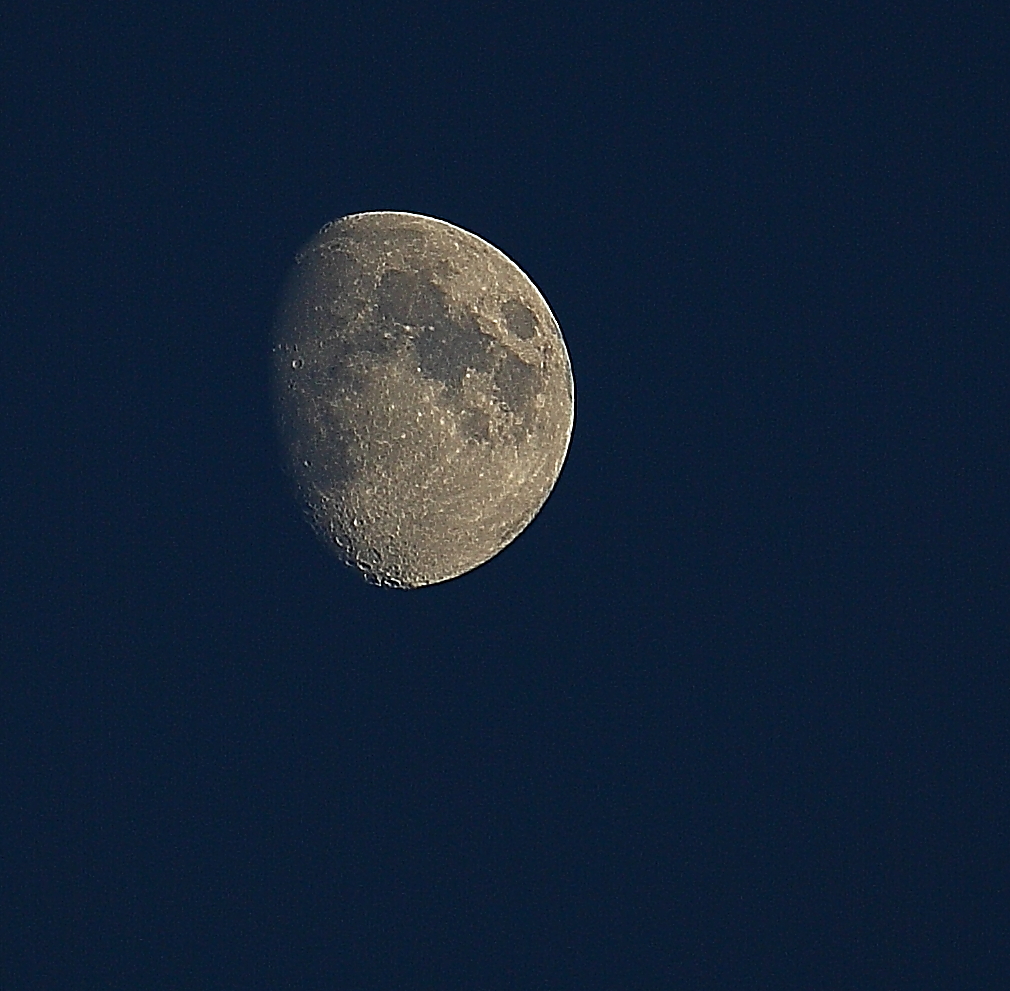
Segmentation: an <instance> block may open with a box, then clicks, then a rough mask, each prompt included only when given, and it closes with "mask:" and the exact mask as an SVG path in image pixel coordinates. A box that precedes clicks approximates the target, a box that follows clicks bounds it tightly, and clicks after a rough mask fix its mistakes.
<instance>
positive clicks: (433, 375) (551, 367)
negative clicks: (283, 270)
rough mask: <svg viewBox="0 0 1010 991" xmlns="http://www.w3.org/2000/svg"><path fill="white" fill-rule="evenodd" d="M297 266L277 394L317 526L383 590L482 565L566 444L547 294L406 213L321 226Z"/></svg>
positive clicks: (284, 321)
mask: <svg viewBox="0 0 1010 991" xmlns="http://www.w3.org/2000/svg"><path fill="white" fill-rule="evenodd" d="M295 261H296V264H295V265H294V267H293V269H292V272H291V275H290V277H289V279H288V282H287V285H286V287H285V290H284V294H283V298H282V302H281V306H280V311H279V314H278V318H277V325H276V339H275V349H274V360H275V365H274V368H275V385H276V399H277V411H278V418H279V424H280V431H281V438H282V443H283V446H284V450H285V452H286V454H287V456H288V459H289V464H290V469H291V473H292V475H293V477H294V479H295V482H296V483H297V488H298V491H299V493H300V496H301V498H302V500H303V502H304V504H305V508H306V511H307V513H308V516H309V519H310V521H311V523H312V525H313V526H314V528H315V529H316V531H317V532H318V533H319V534H320V535H321V536H322V537H323V538H324V539H325V540H326V541H327V543H329V545H330V546H331V547H332V548H333V549H334V550H335V551H336V552H337V553H338V554H339V555H340V557H341V558H342V559H343V560H344V561H345V562H346V563H347V564H350V565H352V566H354V567H357V568H359V569H360V570H361V571H362V572H363V574H364V576H365V578H366V579H368V580H369V581H371V582H373V583H375V584H378V585H388V586H394V587H399V588H416V587H419V586H423V585H431V584H434V583H436V582H442V581H446V580H447V579H450V578H455V577H456V576H458V575H462V574H464V573H465V572H467V571H470V570H471V569H473V568H476V567H477V566H478V565H480V564H483V563H484V562H485V561H487V560H488V559H489V558H491V557H493V556H494V555H495V554H497V553H498V552H499V551H500V550H501V549H502V548H503V547H505V546H506V545H507V544H509V543H510V542H511V541H512V540H514V539H515V538H516V536H518V534H519V533H521V532H522V531H523V530H524V529H525V527H526V526H527V525H528V524H529V522H530V521H531V520H532V519H533V517H534V516H536V514H537V512H538V511H539V510H540V507H541V506H542V505H543V504H544V502H545V500H546V499H547V497H548V495H549V494H550V492H551V489H552V488H553V487H554V483H555V482H556V481H557V478H558V475H559V473H560V471H561V466H562V464H563V462H564V460H565V455H566V453H567V451H568V443H569V440H570V438H571V433H572V425H573V422H574V413H575V387H574V382H573V379H572V370H571V365H570V363H569V360H568V352H567V350H566V348H565V343H564V340H563V339H562V336H561V330H560V328H559V327H558V324H557V321H556V320H555V319H554V316H553V314H552V313H551V311H550V308H549V307H548V305H547V303H546V301H545V300H544V298H543V296H541V294H540V293H539V292H538V291H537V289H536V287H535V286H534V285H533V283H532V282H531V281H530V280H529V278H527V276H526V275H525V274H524V273H523V272H522V271H521V270H520V269H519V267H518V266H517V265H516V264H515V263H514V262H513V261H511V260H510V259H509V258H507V257H506V256H505V255H504V254H502V253H501V252H500V251H499V250H498V249H497V248H494V247H492V246H491V245H490V244H488V243H487V242H486V241H483V240H481V239H480V238H479V237H477V236H476V235H474V234H470V233H468V232H467V231H464V230H461V229H460V228H458V227H454V226H453V225H452V224H448V223H445V222H444V221H441V220H434V219H432V218H431V217H424V216H419V215H416V214H409V213H392V212H380V213H360V214H355V215H353V216H349V217H344V218H343V219H341V220H338V221H336V222H335V223H332V224H327V225H326V226H325V227H324V228H323V229H322V230H321V231H320V232H319V233H318V234H317V235H316V236H315V237H314V238H313V239H312V240H311V241H309V243H308V244H307V245H306V246H305V248H304V249H303V250H302V251H301V252H300V253H299V254H298V256H297V258H296V260H295Z"/></svg>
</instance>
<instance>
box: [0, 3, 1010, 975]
mask: <svg viewBox="0 0 1010 991" xmlns="http://www.w3.org/2000/svg"><path fill="white" fill-rule="evenodd" d="M23 6H24V7H25V9H24V10H22V11H15V12H13V13H11V12H6V13H5V14H4V15H3V18H4V25H3V27H2V30H0V34H2V41H0V50H2V53H3V77H2V79H0V94H2V95H0V100H2V109H3V113H2V118H0V127H2V129H3V143H2V150H0V155H2V161H3V186H2V190H0V196H2V200H0V206H2V211H3V214H2V223H0V228H2V230H0V237H2V239H3V243H2V251H0V255H2V257H0V306H2V326H3V335H4V341H5V344H4V354H5V361H4V363H3V364H4V367H3V379H4V381H3V383H2V396H0V412H2V421H0V422H2V424H3V430H4V435H5V440H4V443H3V456H4V463H3V466H2V471H0V497H2V508H3V520H4V523H3V526H2V529H0V533H2V544H0V554H2V557H0V566H2V569H3V570H2V574H0V608H2V610H3V612H2V614H0V622H2V638H0V650H2V655H3V657H4V662H3V668H4V674H3V678H2V687H0V706H2V708H3V712H2V722H0V725H2V727H3V730H2V732H3V738H4V739H3V744H2V750H0V753H2V757H0V761H2V766H0V770H2V781H3V798H2V801H0V830H2V833H0V860H2V865H0V926H2V928H3V930H4V931H5V933H6V935H5V936H4V937H3V938H2V939H0V985H2V986H3V988H4V989H5V991H6V989H8V988H9V989H11V991H20V989H33V991H34V989H42V988H53V989H61V991H62V989H68V988H72V989H78V988H80V989H91V988H96V989H97V988H102V989H120V988H122V989H124V991H125V989H130V991H135V989H148V988H172V989H180V991H188V989H194V991H195V989H201V991H202V989H217V988H221V989H232V988H234V989H243V991H245V989H260V988H262V989H264V991H265V989H271V991H273V989H277V988H291V989H298V991H302V989H305V991H310V989H312V991H314V989H324V988H326V989H332V988H340V989H348V991H351V989H354V991H356V989H362V991H365V989H400V988H403V989H408V988H409V989H426V988H431V989H436V988H437V989H455V988H458V989H474V991H498V989H513V988H514V989H529V988H543V989H550V991H555V989H573V991H576V989H577V991H593V989H600V991H604V989H605V991H621V989H643V991H645V989H666V988H678V989H679V988H684V989H692V991H693V989H706V988H712V989H720V991H725V989H737V988H739V989H763V988H768V989H781V988H798V989H810V988H818V989H834V988H838V989H860V991H862V989H878V988H879V989H899V988H908V989H915V991H921V989H923V988H932V987H937V988H944V989H960V988H964V989H970V991H977V989H980V988H984V987H990V986H994V981H996V979H997V978H998V975H999V974H1000V973H1004V974H1005V973H1006V968H1007V955H1006V949H1007V946H1006V941H1007V931H1008V926H1010V908H1008V904H1010V903H1008V900H1007V868H1008V862H1007V861H1008V856H1007V850H1008V843H1007V835H1008V827H1010V816H1008V806H1007V800H1006V798H1007V782H1006V754H1007V748H1008V744H1010V740H1008V732H1007V701H1006V700H1007V695H1006V688H1007V686H1006V663H1007V649H1008V636H1007V633H1008V630H1007V620H1006V616H1007V612H1006V605H1007V603H1006V593H1007V567H1006V562H1007V559H1008V551H1010V547H1008V541H1007V537H1006V532H1007V530H1006V526H1005V515H1006V512H1005V507H1006V499H1005V490H1006V479H1007V471H1008V468H1010V465H1008V442H1007V427H1006V424H1007V422H1008V421H1007V415H1008V410H1007V401H1006V395H1007V389H1006V373H1007V370H1008V369H1007V364H1008V362H1007V352H1008V348H1007V343H1006V325H1007V306H1006V296H1005V282H1006V271H1007V270H1006V261H1007V257H1008V255H1007V251H1006V247H1007V246H1006V221H1007V205H1008V204H1007V183H1006V162H1007V154H1006V153H1007V141H1006V131H1005V129H1006V121H1005V111H1006V107H1007V95H1008V94H1007V83H1006V72H1005V65H1004V64H1003V63H1005V58H1006V54H1005V53H1006V50H1007V49H1006V41H1007V39H1006V30H1005V29H1006V15H1005V14H1003V13H998V14H997V13H993V11H988V12H984V11H983V10H982V8H981V7H980V6H970V5H958V4H934V5H927V6H926V7H922V6H920V7H916V8H914V9H913V8H911V7H910V8H908V9H907V10H903V11H899V10H897V9H896V8H893V7H887V6H886V5H885V6H884V7H881V5H879V4H873V5H870V4H867V5H860V4H853V3H845V4H833V3H818V4H812V3H811V4H787V3H740V2H734V3H683V4H669V5H667V4H663V5H660V4H656V5H630V4H602V5H588V6H585V5H576V4H572V5H568V6H561V5H550V4H548V5H529V6H528V7H525V8H524V6H523V5H521V4H518V3H502V4H497V5H487V6H480V5H455V4H442V5H431V7H430V9H428V10H425V9H423V7H419V6H418V5H405V4H382V3H378V4H347V3H331V4H317V3H302V4H255V3H251V4H222V3H215V2H205V3H200V4H192V5H184V4H174V3H173V4H163V5H160V6H159V5H140V4H138V5H134V6H133V8H132V9H128V8H127V7H126V5H120V6H117V5H101V4H93V3H76V4H73V3H71V4H51V5H46V4H31V5H27V4H26V5H23ZM29 7H30V8H31V9H28V8H29ZM377 209H397V210H408V211H413V212H418V213H426V214H430V215H433V216H436V217H440V218H444V219H446V220H449V221H451V222H452V223H455V224H457V225H459V226H461V227H464V228H466V229H468V230H472V231H474V232H475V233H477V234H479V235H480V236H481V237H483V238H485V239H487V240H489V241H490V242H492V243H493V244H495V245H496V246H498V247H499V248H501V249H502V250H503V251H505V252H506V253H507V254H508V255H509V256H510V257H512V258H514V259H515V260H516V261H517V262H518V263H519V264H520V265H521V266H522V267H523V269H524V270H525V271H526V272H527V273H528V274H529V275H530V277H531V278H532V279H533V281H534V282H535V283H536V284H537V285H538V287H539V288H540V289H541V291H542V292H543V293H544V295H545V296H546V298H547V300H548V301H549V303H550V304H551V307H552V309H553V310H554V313H555V315H556V316H557V318H558V320H559V322H560V324H561V326H562V329H563V331H564V334H565V337H566V341H567V344H568V348H569V352H570V355H571V359H572V365H573V369H574V373H575V378H576V400H577V410H576V427H575V433H574V436H573V440H572V446H571V449H570V453H569V457H568V461H567V463H566V466H565V469H564V471H563V473H562V475H561V478H560V480H559V482H558V485H557V487H556V489H555V491H554V494H553V495H552V496H551V498H550V499H549V500H548V502H547V504H546V506H545V507H544V509H543V511H542V512H541V514H540V515H539V516H538V518H537V519H536V520H535V521H534V523H533V524H532V525H531V526H530V527H529V528H528V529H527V530H526V531H525V533H524V534H523V535H522V536H521V537H520V538H519V539H518V540H516V541H515V542H514V543H513V544H512V545H510V546H509V547H508V548H507V549H506V550H505V551H504V552H503V553H502V554H500V555H499V556H498V557H496V558H494V559H493V560H492V561H491V562H490V563H488V564H487V565H485V566H483V567H482V568H480V569H478V570H477V571H475V572H472V573H471V574H469V575H467V576H464V577H463V578H460V579H457V580H455V581H452V582H449V583H447V584H445V585H440V586H435V587H431V588H428V589H424V590H420V591H415V592H410V593H398V592H392V591H388V590H377V589H374V588H370V587H367V586H365V585H364V584H363V583H362V582H360V581H359V579H357V578H356V576H355V575H354V574H353V573H352V572H350V571H348V570H346V569H343V568H341V567H340V566H339V565H338V564H337V563H336V562H335V560H333V559H331V557H330V556H329V554H328V552H327V551H326V549H325V548H324V547H323V546H322V545H321V544H319V543H317V541H316V540H315V538H314V537H313V535H312V533H311V532H310V530H309V528H308V527H307V526H306V525H305V524H304V522H303V521H302V520H301V518H300V517H299V513H298V509H297V506H296V505H295V503H294V502H293V500H292V499H291V496H290V493H289V491H288V489H287V487H286V484H285V482H284V478H283V475H282V472H281V467H280V464H281V461H280V458H279V456H278V452H277V450H276V445H275V440H274V434H273V427H272V420H271V410H270V405H269V349H270V326H271V319H272V316H273V307H274V305H275V302H276V297H277V291H278V288H279V286H280V283H281V280H282V278H283V276H284V274H285V272H286V270H287V267H288V265H289V264H290V262H291V259H292V257H293V254H294V252H295V250H296V249H297V247H298V246H299V245H300V244H301V243H302V242H304V241H305V239H306V238H308V237H309V236H310V235H311V234H312V233H313V232H314V231H315V230H316V229H317V228H318V227H319V226H321V225H322V224H323V223H324V222H326V221H328V220H332V219H334V218H336V217H338V216H341V215H343V214H347V213H353V212H359V211H364V210H377Z"/></svg>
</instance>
